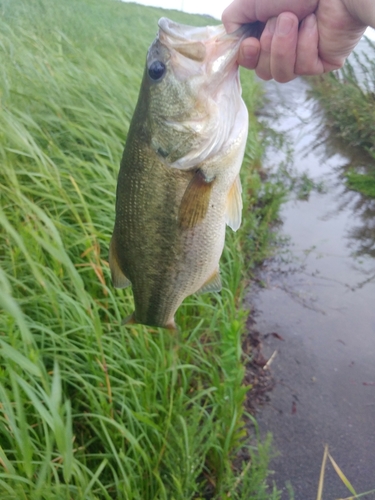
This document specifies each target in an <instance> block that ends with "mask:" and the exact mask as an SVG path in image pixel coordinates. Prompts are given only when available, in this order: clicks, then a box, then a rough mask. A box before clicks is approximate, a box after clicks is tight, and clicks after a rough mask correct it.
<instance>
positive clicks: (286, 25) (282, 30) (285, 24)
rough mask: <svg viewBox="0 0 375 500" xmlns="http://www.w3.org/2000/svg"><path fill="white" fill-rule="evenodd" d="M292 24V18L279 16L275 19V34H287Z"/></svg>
mask: <svg viewBox="0 0 375 500" xmlns="http://www.w3.org/2000/svg"><path fill="white" fill-rule="evenodd" d="M293 24H294V21H293V19H291V18H290V17H288V16H279V18H278V19H277V28H276V29H277V34H278V35H283V36H285V35H288V34H289V33H290V30H291V29H292V27H293Z"/></svg>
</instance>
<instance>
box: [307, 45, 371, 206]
mask: <svg viewBox="0 0 375 500" xmlns="http://www.w3.org/2000/svg"><path fill="white" fill-rule="evenodd" d="M366 43H367V45H368V53H363V54H360V55H359V54H356V53H354V55H353V60H352V63H353V64H351V63H350V62H348V61H347V62H346V63H345V66H344V67H343V69H342V70H340V71H338V72H335V73H329V74H326V75H323V76H322V77H320V78H314V79H312V80H311V82H312V84H313V90H312V95H313V96H314V97H317V98H318V99H319V101H320V103H321V105H322V107H323V109H324V112H325V115H326V118H327V124H328V127H329V129H330V131H331V134H333V136H334V137H336V138H337V139H338V140H339V141H340V142H341V144H342V146H343V147H344V149H345V152H349V156H353V153H354V154H356V155H357V156H358V153H360V154H361V156H362V157H361V159H360V161H359V162H358V161H353V162H352V164H351V165H350V167H349V169H348V170H347V171H346V172H345V176H346V178H347V185H348V187H349V188H350V189H354V190H356V191H360V192H361V193H363V194H364V195H366V196H368V197H372V198H375V62H374V54H375V43H374V42H372V41H371V40H369V39H366ZM358 164H359V166H358Z"/></svg>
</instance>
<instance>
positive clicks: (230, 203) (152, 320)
mask: <svg viewBox="0 0 375 500" xmlns="http://www.w3.org/2000/svg"><path fill="white" fill-rule="evenodd" d="M257 34H259V26H257V25H247V26H244V27H242V28H240V30H238V31H237V32H235V33H233V34H229V35H228V34H226V32H225V29H224V27H223V26H208V27H205V28H194V27H191V26H184V25H180V24H177V23H175V22H173V21H171V20H169V19H166V18H162V19H160V20H159V32H158V35H157V37H156V39H155V40H154V42H153V43H152V45H151V46H150V48H149V50H148V54H147V61H146V68H145V72H144V75H143V80H142V85H141V89H140V93H139V98H138V103H137V106H136V109H135V111H134V115H133V118H132V121H131V124H130V129H129V133H128V137H127V141H126V145H125V150H124V153H123V157H122V161H121V168H120V172H119V177H118V185H117V195H116V220H115V226H114V231H113V236H112V240H111V244H110V258H109V262H110V268H111V274H112V282H113V285H114V286H115V287H117V288H123V287H126V286H128V285H132V288H133V295H134V302H135V311H134V313H133V315H132V316H131V317H130V318H128V320H127V322H128V323H141V324H144V325H150V326H160V327H165V328H170V329H175V322H174V315H175V312H176V310H177V309H178V307H179V306H180V304H181V302H182V301H183V300H184V299H185V298H186V297H187V296H189V295H191V294H193V293H203V292H213V291H219V290H220V289H221V280H220V273H219V260H220V256H221V254H222V251H223V248H224V238H225V226H226V225H229V226H230V227H231V228H232V229H233V230H234V231H236V230H237V229H238V228H239V226H240V224H241V211H242V199H241V182H240V179H239V171H240V167H241V163H242V160H243V155H244V150H245V143H246V138H247V130H248V114H247V109H246V106H245V104H244V102H243V100H242V98H241V86H240V81H239V75H238V64H237V62H236V58H237V54H238V50H239V46H240V43H241V41H242V40H243V39H244V38H245V37H246V36H251V35H252V36H255V35H257Z"/></svg>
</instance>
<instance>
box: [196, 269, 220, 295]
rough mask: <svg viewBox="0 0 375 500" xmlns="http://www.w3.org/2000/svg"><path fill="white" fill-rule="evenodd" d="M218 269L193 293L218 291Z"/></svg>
mask: <svg viewBox="0 0 375 500" xmlns="http://www.w3.org/2000/svg"><path fill="white" fill-rule="evenodd" d="M222 287H223V286H222V284H221V278H220V272H219V269H217V270H216V271H215V272H214V274H213V275H212V276H211V277H210V278H209V279H208V280H207V281H206V283H204V285H203V286H202V287H201V288H200V289H199V290H197V291H196V292H195V293H198V294H200V293H207V292H220V290H221V289H222Z"/></svg>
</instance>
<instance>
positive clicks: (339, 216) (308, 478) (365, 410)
mask: <svg viewBox="0 0 375 500" xmlns="http://www.w3.org/2000/svg"><path fill="white" fill-rule="evenodd" d="M266 88H267V96H268V98H269V103H268V104H267V106H266V107H265V110H264V111H265V112H264V117H263V120H264V121H265V122H266V123H268V125H269V126H270V127H272V128H273V129H276V130H277V131H279V132H282V133H284V134H286V137H287V138H288V139H289V140H290V144H292V145H293V151H291V152H289V154H285V153H283V152H280V151H279V150H278V149H276V148H274V149H272V148H270V149H269V152H268V156H267V158H266V164H267V165H266V166H273V165H279V164H280V162H289V163H290V162H291V163H292V164H293V168H294V169H295V170H296V171H297V172H299V173H300V174H301V173H302V172H307V173H308V176H309V177H310V178H312V179H313V180H314V181H315V182H316V183H319V182H323V185H324V191H323V192H321V193H319V192H316V191H315V192H311V193H310V195H309V196H308V199H307V200H304V201H298V200H291V201H289V202H288V203H286V204H285V206H284V208H283V210H282V221H283V226H282V229H281V233H282V234H283V235H284V239H285V241H284V244H283V245H281V246H280V250H279V253H278V256H277V257H276V258H275V259H273V260H272V262H269V263H267V264H266V266H265V267H264V269H263V271H262V276H261V277H262V280H263V282H264V283H265V288H262V289H261V290H260V291H259V293H257V294H255V296H254V295H253V296H251V297H250V299H249V300H250V301H251V303H252V304H253V307H255V309H256V317H255V319H256V322H257V329H258V330H259V331H260V333H261V334H262V335H263V336H264V339H265V340H264V354H265V355H266V357H267V356H268V357H270V356H271V355H272V354H273V353H274V352H275V351H277V354H276V356H275V358H274V360H273V363H272V370H273V375H274V377H275V379H276V386H275V389H274V391H273V392H272V394H271V401H270V403H269V404H268V405H267V406H266V407H264V408H262V409H261V410H260V412H259V414H258V416H257V418H258V422H259V425H260V429H261V432H262V433H263V434H265V433H266V432H268V431H271V432H272V434H273V436H274V440H273V443H274V448H275V449H276V450H277V451H278V456H277V457H276V458H275V459H273V461H272V462H271V469H273V470H274V471H275V473H274V475H273V476H272V479H273V480H274V481H275V482H276V484H277V485H278V487H279V488H281V489H282V490H283V492H284V493H283V496H282V498H283V499H287V498H289V494H288V492H287V487H286V485H285V483H286V482H287V481H290V483H291V484H292V486H293V489H294V495H295V499H296V500H309V499H312V500H313V499H315V498H316V494H317V487H318V480H319V473H320V467H321V461H322V456H323V446H324V444H325V443H327V444H328V445H329V449H330V452H331V454H332V456H333V457H334V459H335V460H336V462H337V463H338V464H339V466H340V467H341V468H342V470H343V472H344V473H345V474H346V476H347V477H348V479H349V480H350V481H351V483H352V484H353V486H354V488H355V489H356V491H357V493H362V492H365V491H368V490H371V489H375V200H372V201H371V200H365V199H363V198H362V197H361V196H360V195H359V194H357V193H354V192H349V191H347V190H345V186H344V180H343V179H342V173H343V169H344V168H345V166H347V165H348V163H350V162H353V161H361V160H360V159H359V160H358V159H355V158H350V157H348V156H346V155H344V154H343V153H340V152H339V151H338V150H336V149H335V147H334V146H332V144H331V145H328V144H320V143H321V142H322V133H321V126H320V124H321V122H322V117H321V115H319V114H316V112H315V111H314V109H316V103H314V101H312V100H307V99H306V92H307V89H308V85H307V84H306V83H305V82H304V81H302V80H296V81H294V82H291V83H289V84H285V85H278V84H276V83H273V82H270V83H268V84H267V86H266ZM319 144H320V146H319ZM284 149H285V148H284ZM274 333H277V334H278V335H272V334H274ZM280 337H281V338H282V339H283V340H281V339H280ZM349 496H350V492H349V491H348V490H347V489H346V488H345V487H344V486H343V484H342V482H341V480H340V479H339V478H338V476H337V475H336V473H335V472H334V470H333V468H332V466H330V465H327V471H326V478H325V488H324V495H323V498H324V499H325V500H333V499H337V498H346V497H349ZM363 498H365V499H375V493H373V494H371V495H367V496H366V497H363Z"/></svg>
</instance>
